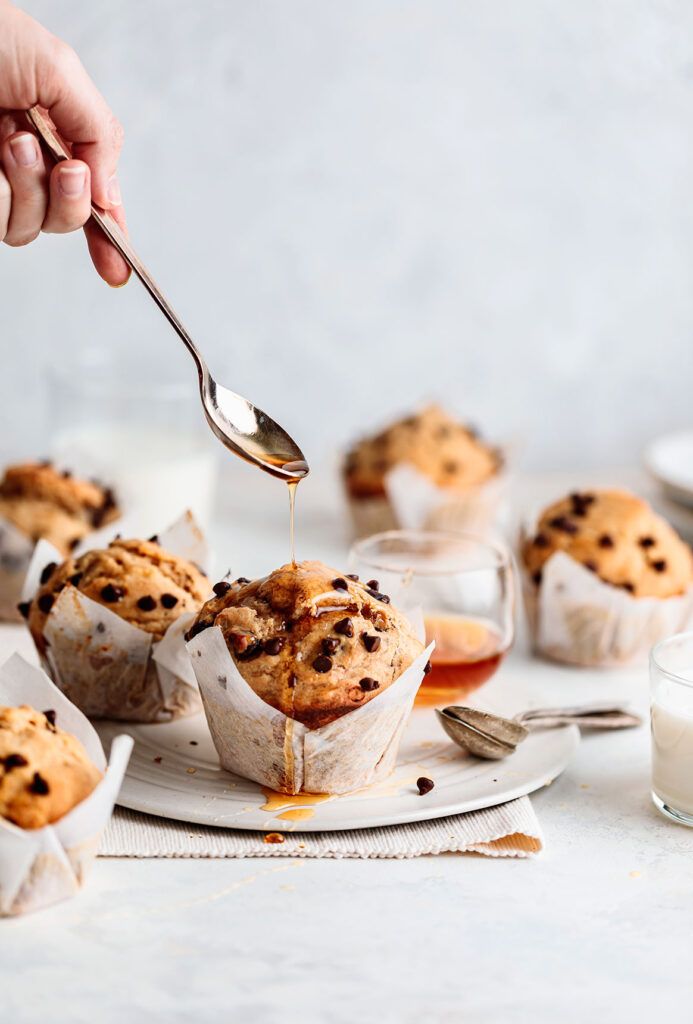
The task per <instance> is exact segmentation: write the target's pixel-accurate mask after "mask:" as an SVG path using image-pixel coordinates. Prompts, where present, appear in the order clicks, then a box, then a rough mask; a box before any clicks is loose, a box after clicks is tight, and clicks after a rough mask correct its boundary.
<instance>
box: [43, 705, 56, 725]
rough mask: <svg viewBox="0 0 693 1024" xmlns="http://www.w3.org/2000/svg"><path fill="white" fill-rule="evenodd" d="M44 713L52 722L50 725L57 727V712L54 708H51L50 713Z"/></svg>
mask: <svg viewBox="0 0 693 1024" xmlns="http://www.w3.org/2000/svg"><path fill="white" fill-rule="evenodd" d="M43 713H44V715H45V716H46V718H47V719H48V721H49V722H50V724H51V725H52V726H55V711H54V710H53V708H49V709H48V711H44V712H43Z"/></svg>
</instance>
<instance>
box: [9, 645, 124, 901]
mask: <svg viewBox="0 0 693 1024" xmlns="http://www.w3.org/2000/svg"><path fill="white" fill-rule="evenodd" d="M0 704H3V705H7V706H9V707H15V706H18V705H20V704H30V705H31V706H33V707H37V708H42V707H51V708H53V709H55V711H56V714H57V718H58V722H59V723H60V726H61V728H63V729H65V730H66V731H67V732H70V733H72V734H73V735H74V736H76V737H77V739H78V740H79V741H80V742H81V743H82V745H83V747H84V748H85V750H86V752H87V754H88V756H89V758H90V759H91V761H92V762H93V763H94V764H95V765H96V767H97V768H98V769H99V771H101V772H104V773H105V774H104V775H103V778H102V779H101V781H100V782H99V783H98V784H97V786H96V788H95V789H94V790H93V791H92V792H91V793H90V794H89V796H88V797H86V799H84V800H82V802H81V803H79V804H77V805H76V807H74V808H73V809H72V810H71V811H69V812H68V813H67V814H66V815H64V817H62V818H61V819H60V820H59V821H57V822H54V823H53V824H52V825H46V826H45V827H44V828H39V829H22V828H19V827H18V826H17V825H15V824H13V823H12V822H10V821H7V820H5V819H3V818H0V916H5V917H7V916H12V915H17V914H25V913H28V912H29V911H32V910H38V909H40V908H41V907H47V906H50V905H51V904H52V903H57V902H58V901H60V900H64V899H67V898H68V897H70V896H74V895H75V894H76V893H77V892H79V890H80V889H81V888H82V886H83V885H84V883H85V881H86V879H87V876H88V873H89V869H90V868H91V865H92V863H93V861H94V858H95V857H96V853H97V850H98V846H99V841H100V838H101V834H102V833H103V831H104V829H105V827H106V825H107V824H108V821H109V819H110V817H111V813H112V811H113V805H114V804H115V801H116V797H117V795H118V791H119V789H120V786H121V783H122V781H123V776H124V775H125V769H126V768H127V763H128V760H129V757H130V751H131V750H132V745H133V741H132V739H131V738H130V737H129V736H125V735H123V736H117V737H116V738H115V739H114V740H113V743H112V745H111V751H110V760H109V763H108V765H107V764H106V757H105V755H104V751H103V747H102V746H101V742H100V740H99V738H98V736H97V734H96V732H95V731H94V729H93V727H92V726H91V725H90V724H89V722H88V721H87V719H86V718H85V717H84V715H83V714H82V713H81V712H80V711H79V710H78V709H77V708H76V707H74V705H72V704H71V703H70V702H69V701H68V700H67V698H66V697H65V696H64V695H63V694H62V693H61V692H60V690H58V688H57V687H56V686H54V684H53V683H52V682H51V681H50V679H48V677H47V676H46V675H45V673H44V672H43V671H42V670H41V669H39V668H36V667H35V666H34V665H30V664H29V663H28V662H27V661H25V660H24V659H23V658H22V657H21V656H20V655H18V654H14V655H12V657H11V658H10V659H9V660H8V661H6V662H5V664H4V665H3V666H2V667H1V668H0Z"/></svg>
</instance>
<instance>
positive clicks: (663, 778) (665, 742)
mask: <svg viewBox="0 0 693 1024" xmlns="http://www.w3.org/2000/svg"><path fill="white" fill-rule="evenodd" d="M650 692H651V725H652V799H653V800H654V802H655V805H656V806H657V807H658V808H659V810H660V811H661V812H662V813H663V814H664V815H666V816H667V817H668V818H671V819H672V820H673V821H677V822H679V823H680V824H683V825H690V826H693V633H678V634H677V635H676V636H672V637H669V639H668V640H663V641H662V642H661V643H659V644H657V645H656V647H654V648H653V650H652V654H651V656H650Z"/></svg>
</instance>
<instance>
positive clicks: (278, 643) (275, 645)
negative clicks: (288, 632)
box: [263, 636, 286, 656]
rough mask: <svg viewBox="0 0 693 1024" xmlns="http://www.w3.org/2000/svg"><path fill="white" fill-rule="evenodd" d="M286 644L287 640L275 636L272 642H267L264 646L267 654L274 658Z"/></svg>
mask: <svg viewBox="0 0 693 1024" xmlns="http://www.w3.org/2000/svg"><path fill="white" fill-rule="evenodd" d="M285 643H286V640H285V639H284V637H282V636H275V637H273V638H272V639H271V640H265V643H264V645H263V647H264V651H265V654H271V655H272V656H275V655H277V654H279V652H280V651H281V649H282V647H283V646H284V644H285Z"/></svg>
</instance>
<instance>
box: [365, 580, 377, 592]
mask: <svg viewBox="0 0 693 1024" xmlns="http://www.w3.org/2000/svg"><path fill="white" fill-rule="evenodd" d="M366 586H367V587H368V588H369V589H370V590H380V584H379V583H378V581H377V580H369V581H368V583H367V584H366Z"/></svg>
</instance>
